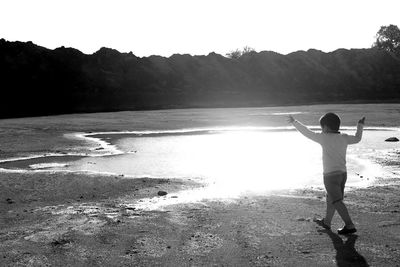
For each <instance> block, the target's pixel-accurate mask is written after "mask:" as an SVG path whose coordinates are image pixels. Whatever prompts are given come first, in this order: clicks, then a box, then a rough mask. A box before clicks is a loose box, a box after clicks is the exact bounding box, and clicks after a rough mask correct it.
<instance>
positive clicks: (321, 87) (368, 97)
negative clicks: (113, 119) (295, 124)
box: [0, 39, 400, 118]
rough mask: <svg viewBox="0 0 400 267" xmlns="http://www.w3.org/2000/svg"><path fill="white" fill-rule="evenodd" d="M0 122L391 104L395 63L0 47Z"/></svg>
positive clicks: (355, 52) (398, 61)
mask: <svg viewBox="0 0 400 267" xmlns="http://www.w3.org/2000/svg"><path fill="white" fill-rule="evenodd" d="M0 73H1V81H0V84H1V94H2V105H0V117H2V118H6V117H22V116H37V115H50V114H62V113H77V112H101V111H119V110H144V109H165V108H201V107H244V106H267V105H297V104H310V103H338V102H354V101H361V102H377V101H380V102H392V101H396V99H400V90H399V88H400V58H398V57H396V56H395V55H394V54H392V53H389V52H387V51H384V50H379V49H376V48H371V49H351V50H345V49H338V50H336V51H334V52H330V53H324V52H322V51H318V50H313V49H311V50H308V51H298V52H294V53H291V54H288V55H281V54H278V53H275V52H270V51H262V52H259V53H257V52H251V53H247V54H245V55H243V56H241V57H240V58H239V59H230V58H227V57H224V56H221V55H219V54H216V53H210V54H209V55H207V56H191V55H187V54H184V55H180V54H175V55H172V56H171V57H169V58H166V57H161V56H150V57H142V58H139V57H137V56H135V55H134V54H132V53H120V52H118V51H117V50H114V49H110V48H101V49H100V50H99V51H97V52H95V53H93V54H91V55H87V54H83V53H82V52H80V51H79V50H76V49H73V48H65V47H60V48H56V49H54V50H50V49H47V48H44V47H40V46H37V45H35V44H33V43H32V42H26V43H24V42H9V41H6V40H4V39H0Z"/></svg>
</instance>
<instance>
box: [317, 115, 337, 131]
mask: <svg viewBox="0 0 400 267" xmlns="http://www.w3.org/2000/svg"><path fill="white" fill-rule="evenodd" d="M319 123H320V124H321V127H324V125H326V126H328V128H329V129H330V130H331V131H333V132H338V131H339V127H340V118H339V116H338V115H336V114H335V113H332V112H329V113H326V114H325V115H324V116H322V117H321V118H320V119H319Z"/></svg>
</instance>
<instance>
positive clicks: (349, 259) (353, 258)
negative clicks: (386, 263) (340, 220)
mask: <svg viewBox="0 0 400 267" xmlns="http://www.w3.org/2000/svg"><path fill="white" fill-rule="evenodd" d="M320 232H323V233H326V234H328V236H329V237H330V238H331V240H332V243H333V246H334V248H335V250H336V264H337V266H340V267H342V266H369V265H368V263H367V261H366V260H365V258H364V257H363V256H362V255H361V254H360V253H358V252H357V250H356V249H355V248H354V245H355V243H356V240H357V238H358V236H357V235H348V236H347V240H343V239H342V238H341V237H340V236H339V235H338V234H335V233H333V232H332V231H330V230H320Z"/></svg>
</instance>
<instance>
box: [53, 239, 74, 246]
mask: <svg viewBox="0 0 400 267" xmlns="http://www.w3.org/2000/svg"><path fill="white" fill-rule="evenodd" d="M68 243H71V240H67V239H60V240H54V241H53V242H51V245H52V246H53V247H58V246H63V245H65V244H68Z"/></svg>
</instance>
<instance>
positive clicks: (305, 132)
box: [288, 116, 321, 143]
mask: <svg viewBox="0 0 400 267" xmlns="http://www.w3.org/2000/svg"><path fill="white" fill-rule="evenodd" d="M288 122H289V123H291V124H292V125H293V126H294V127H295V128H296V130H297V131H299V132H300V133H301V134H302V135H304V136H305V137H307V138H309V139H311V140H313V141H314V142H317V143H319V142H320V140H321V138H320V136H321V134H319V133H315V132H313V131H311V130H310V129H308V128H307V126H305V125H303V124H302V123H301V122H299V121H297V120H295V119H294V118H293V117H292V116H289V117H288Z"/></svg>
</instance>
